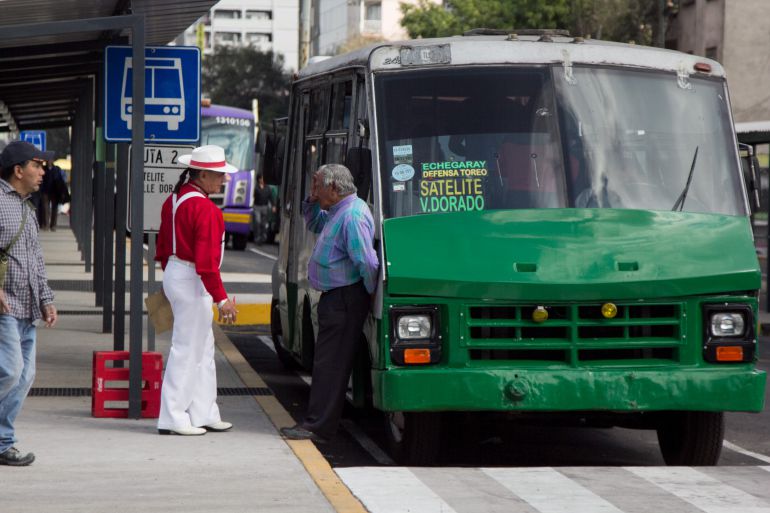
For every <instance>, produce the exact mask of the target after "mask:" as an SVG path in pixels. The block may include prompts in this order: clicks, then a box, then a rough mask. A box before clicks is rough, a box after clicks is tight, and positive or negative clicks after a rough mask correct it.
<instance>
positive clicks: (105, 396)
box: [91, 351, 163, 419]
mask: <svg viewBox="0 0 770 513" xmlns="http://www.w3.org/2000/svg"><path fill="white" fill-rule="evenodd" d="M117 360H124V361H125V362H126V364H128V360H129V352H128V351H94V361H93V384H92V388H91V415H92V416H94V417H111V418H127V417H128V374H129V369H128V367H123V368H115V367H108V366H107V362H114V361H117ZM111 381H125V382H126V385H125V386H123V387H114V386H108V384H109V382H111ZM162 382H163V356H162V355H161V354H160V353H149V352H146V353H142V383H143V385H142V417H144V418H150V419H156V418H158V415H159V414H160V388H161V385H162ZM108 401H112V402H116V401H125V402H126V407H125V408H112V407H111V408H107V407H106V406H105V403H106V402H108Z"/></svg>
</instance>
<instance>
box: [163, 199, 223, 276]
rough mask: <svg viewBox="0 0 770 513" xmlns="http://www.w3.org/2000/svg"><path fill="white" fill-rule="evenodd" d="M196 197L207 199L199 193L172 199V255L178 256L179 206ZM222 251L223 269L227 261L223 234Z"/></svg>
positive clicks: (220, 259)
mask: <svg viewBox="0 0 770 513" xmlns="http://www.w3.org/2000/svg"><path fill="white" fill-rule="evenodd" d="M195 197H201V198H205V197H206V196H204V195H203V194H202V193H200V192H198V191H191V192H188V193H187V194H185V195H183V196H182V197H181V198H179V200H178V201H177V199H176V194H174V195H172V197H171V234H172V241H173V242H172V246H171V254H172V255H176V210H177V209H178V208H179V205H181V204H182V203H184V202H185V200H187V199H189V198H195ZM221 250H222V253H221V255H220V256H219V267H222V261H223V260H224V259H225V234H224V233H223V234H222V243H221Z"/></svg>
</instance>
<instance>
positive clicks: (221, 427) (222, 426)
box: [203, 420, 233, 433]
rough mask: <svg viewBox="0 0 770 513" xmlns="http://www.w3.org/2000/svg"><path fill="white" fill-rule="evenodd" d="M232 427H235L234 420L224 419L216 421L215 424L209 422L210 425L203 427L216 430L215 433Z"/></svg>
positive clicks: (207, 429)
mask: <svg viewBox="0 0 770 513" xmlns="http://www.w3.org/2000/svg"><path fill="white" fill-rule="evenodd" d="M232 427H233V423H232V422H225V421H224V420H220V421H219V422H214V423H213V424H209V425H208V426H203V428H204V429H205V430H206V431H214V432H215V433H220V432H222V431H227V430H228V429H230V428H232Z"/></svg>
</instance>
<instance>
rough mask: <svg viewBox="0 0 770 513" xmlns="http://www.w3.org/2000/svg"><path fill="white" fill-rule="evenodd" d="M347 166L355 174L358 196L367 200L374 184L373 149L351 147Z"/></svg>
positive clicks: (346, 162)
mask: <svg viewBox="0 0 770 513" xmlns="http://www.w3.org/2000/svg"><path fill="white" fill-rule="evenodd" d="M345 167H347V168H348V169H349V170H350V174H351V175H353V183H355V184H356V188H357V189H358V197H359V198H361V199H362V200H364V201H366V199H367V198H368V197H369V188H370V187H371V185H372V150H370V149H369V148H350V149H349V150H348V154H347V155H346V157H345Z"/></svg>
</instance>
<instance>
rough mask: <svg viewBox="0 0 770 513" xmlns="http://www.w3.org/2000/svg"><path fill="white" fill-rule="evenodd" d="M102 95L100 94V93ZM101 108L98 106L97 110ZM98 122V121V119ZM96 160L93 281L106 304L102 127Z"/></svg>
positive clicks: (98, 130)
mask: <svg viewBox="0 0 770 513" xmlns="http://www.w3.org/2000/svg"><path fill="white" fill-rule="evenodd" d="M99 96H100V95H99ZM98 110H100V109H99V108H98V107H97V111H98ZM97 123H98V121H97ZM95 142H96V162H95V163H94V207H95V209H96V210H95V212H96V215H95V216H94V225H93V234H94V269H93V282H94V292H95V299H96V303H95V304H96V306H102V305H103V304H104V289H103V285H104V267H105V265H106V263H105V261H104V216H102V215H101V214H102V212H104V195H105V194H106V192H107V191H106V189H105V187H104V186H105V184H104V134H103V133H102V127H101V126H97V127H96V138H95Z"/></svg>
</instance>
